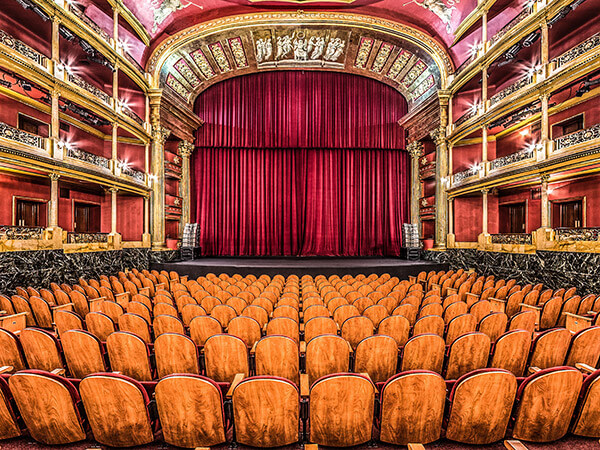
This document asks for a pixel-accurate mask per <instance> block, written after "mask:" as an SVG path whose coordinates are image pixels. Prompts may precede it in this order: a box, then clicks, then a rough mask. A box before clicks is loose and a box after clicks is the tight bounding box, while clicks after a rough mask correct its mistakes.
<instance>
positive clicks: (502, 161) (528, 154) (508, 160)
mask: <svg viewBox="0 0 600 450" xmlns="http://www.w3.org/2000/svg"><path fill="white" fill-rule="evenodd" d="M532 159H533V160H535V148H534V147H528V148H526V149H524V150H521V151H519V152H516V153H512V154H510V155H506V156H502V157H500V158H496V159H494V160H492V161H490V163H489V164H490V166H489V171H490V172H494V171H498V170H500V169H504V168H506V167H509V166H512V165H514V164H518V163H521V162H523V161H528V160H532Z"/></svg>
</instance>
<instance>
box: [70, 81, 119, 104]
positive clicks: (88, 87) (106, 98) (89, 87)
mask: <svg viewBox="0 0 600 450" xmlns="http://www.w3.org/2000/svg"><path fill="white" fill-rule="evenodd" d="M68 80H69V81H70V82H71V83H73V84H74V85H75V86H78V87H80V88H81V89H83V90H85V91H87V92H89V93H90V94H92V95H93V96H94V97H97V98H99V99H100V101H102V102H103V103H105V104H106V105H108V106H110V100H111V97H110V95H108V94H107V93H106V92H104V91H102V90H100V89H98V88H97V87H96V86H94V85H93V84H90V83H88V82H87V81H85V80H84V79H83V78H81V77H80V76H79V75H75V74H74V73H69V74H68Z"/></svg>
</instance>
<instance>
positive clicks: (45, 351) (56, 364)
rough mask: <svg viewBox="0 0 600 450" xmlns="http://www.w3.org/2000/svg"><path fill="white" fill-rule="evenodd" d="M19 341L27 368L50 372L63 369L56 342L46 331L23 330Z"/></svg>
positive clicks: (36, 329)
mask: <svg viewBox="0 0 600 450" xmlns="http://www.w3.org/2000/svg"><path fill="white" fill-rule="evenodd" d="M19 341H20V342H21V346H22V348H23V353H24V354H25V359H26V360H27V365H28V366H29V368H31V369H39V370H45V371H47V372H51V371H53V370H55V369H62V368H63V367H64V365H63V360H62V356H61V351H60V346H59V344H58V341H57V339H56V337H54V335H52V334H50V333H49V332H48V331H45V330H42V329H39V328H25V329H24V330H23V331H22V332H21V334H19Z"/></svg>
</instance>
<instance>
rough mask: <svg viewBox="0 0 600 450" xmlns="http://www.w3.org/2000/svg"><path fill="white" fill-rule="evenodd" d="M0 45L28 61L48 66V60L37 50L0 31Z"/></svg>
mask: <svg viewBox="0 0 600 450" xmlns="http://www.w3.org/2000/svg"><path fill="white" fill-rule="evenodd" d="M0 44H3V45H6V46H7V47H8V48H10V49H12V50H14V51H15V52H17V53H18V54H20V55H22V56H24V57H26V58H27V59H30V60H31V61H33V62H34V63H36V64H38V65H40V66H43V67H47V66H48V58H46V56H45V55H42V54H41V53H40V52H38V51H37V50H34V49H32V48H31V47H30V46H28V45H27V44H25V43H24V42H21V41H20V40H18V39H16V38H14V37H12V36H11V35H10V34H8V33H6V32H5V31H2V30H0Z"/></svg>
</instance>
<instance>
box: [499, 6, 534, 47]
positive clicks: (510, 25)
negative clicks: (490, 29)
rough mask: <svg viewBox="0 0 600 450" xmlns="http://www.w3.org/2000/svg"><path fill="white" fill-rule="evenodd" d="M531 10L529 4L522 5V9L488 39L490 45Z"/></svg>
mask: <svg viewBox="0 0 600 450" xmlns="http://www.w3.org/2000/svg"><path fill="white" fill-rule="evenodd" d="M531 12H532V7H531V6H525V7H523V10H522V11H521V12H520V13H519V14H518V15H517V16H516V17H515V18H514V19H512V20H511V21H510V22H508V23H507V24H506V25H504V26H503V27H502V28H501V29H500V31H498V32H497V33H496V34H495V35H494V36H493V37H492V39H491V40H490V46H491V45H494V44H495V43H496V42H498V41H499V40H500V39H501V38H502V36H504V35H505V34H506V33H508V32H509V31H510V30H512V29H513V28H514V27H516V26H517V25H518V24H519V23H520V22H521V21H522V20H523V19H525V18H526V17H528V16H529V15H530V14H531Z"/></svg>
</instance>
